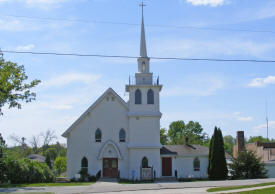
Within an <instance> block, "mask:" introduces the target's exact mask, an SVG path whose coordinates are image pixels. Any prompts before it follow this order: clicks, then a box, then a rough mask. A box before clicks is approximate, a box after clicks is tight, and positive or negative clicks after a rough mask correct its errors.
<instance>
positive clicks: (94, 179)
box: [88, 175, 96, 182]
mask: <svg viewBox="0 0 275 194" xmlns="http://www.w3.org/2000/svg"><path fill="white" fill-rule="evenodd" d="M88 180H89V182H96V177H95V176H90V175H89V176H88Z"/></svg>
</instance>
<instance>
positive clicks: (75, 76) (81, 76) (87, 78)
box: [41, 73, 101, 87]
mask: <svg viewBox="0 0 275 194" xmlns="http://www.w3.org/2000/svg"><path fill="white" fill-rule="evenodd" d="M100 78H101V75H98V74H88V73H68V74H63V75H60V76H57V77H54V78H51V79H49V80H47V81H44V82H42V84H41V87H61V86H65V85H68V84H71V83H74V82H78V83H83V84H91V83H94V82H96V81H97V80H99V79H100Z"/></svg>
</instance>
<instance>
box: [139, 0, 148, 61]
mask: <svg viewBox="0 0 275 194" xmlns="http://www.w3.org/2000/svg"><path fill="white" fill-rule="evenodd" d="M139 6H141V10H142V18H141V37H140V57H147V50H146V41H145V29H144V19H143V7H144V6H146V5H145V4H144V3H143V2H142V3H141V4H140V5H139Z"/></svg>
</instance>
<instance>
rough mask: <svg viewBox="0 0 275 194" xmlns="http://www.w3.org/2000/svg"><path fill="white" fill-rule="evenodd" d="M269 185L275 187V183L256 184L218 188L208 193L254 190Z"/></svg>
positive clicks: (209, 190)
mask: <svg viewBox="0 0 275 194" xmlns="http://www.w3.org/2000/svg"><path fill="white" fill-rule="evenodd" d="M268 185H275V182H270V183H261V184H255V185H241V186H231V187H217V188H211V189H208V190H207V191H208V192H217V191H229V190H235V189H245V188H253V187H262V186H268Z"/></svg>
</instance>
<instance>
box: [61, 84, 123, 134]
mask: <svg viewBox="0 0 275 194" xmlns="http://www.w3.org/2000/svg"><path fill="white" fill-rule="evenodd" d="M109 93H111V94H113V95H114V96H115V97H116V98H117V99H118V100H119V102H120V103H121V104H122V105H123V107H125V108H126V109H127V110H128V104H127V103H126V102H125V101H124V100H123V99H122V98H121V97H120V96H119V95H118V94H117V93H116V92H115V91H114V90H113V89H112V88H108V89H107V90H106V91H105V92H104V93H103V94H102V95H101V96H100V97H99V98H98V99H97V100H96V101H95V102H94V103H93V104H92V105H91V106H90V107H89V108H88V109H87V110H86V111H85V112H84V113H83V114H82V115H81V116H80V117H79V118H78V119H77V120H76V121H75V122H74V123H73V124H72V125H71V126H70V127H69V128H68V129H67V130H66V131H65V132H64V133H63V134H62V136H63V137H67V135H68V134H69V133H70V132H71V130H72V129H73V128H74V127H75V126H76V125H77V124H78V123H79V122H80V121H81V120H82V119H83V118H84V117H85V116H86V115H87V114H88V113H89V112H91V111H92V110H93V109H94V108H95V107H96V106H97V105H98V104H99V103H100V102H101V101H102V100H103V99H104V97H105V96H106V95H108V94H109Z"/></svg>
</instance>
